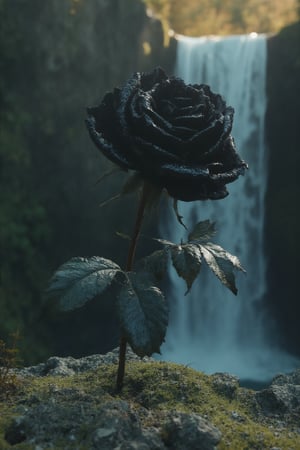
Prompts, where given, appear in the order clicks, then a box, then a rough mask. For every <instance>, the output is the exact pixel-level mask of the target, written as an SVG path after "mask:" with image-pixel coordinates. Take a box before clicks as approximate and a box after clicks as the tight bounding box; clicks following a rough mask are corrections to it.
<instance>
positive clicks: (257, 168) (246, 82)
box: [161, 33, 295, 381]
mask: <svg viewBox="0 0 300 450" xmlns="http://www.w3.org/2000/svg"><path fill="white" fill-rule="evenodd" d="M265 72H266V38H265V36H263V35H257V34H256V33H251V34H250V35H243V36H230V37H225V38H219V37H201V38H187V37H179V38H178V46H177V62H176V75H177V76H179V77H180V78H182V79H184V81H185V82H186V83H191V84H193V83H198V84H201V83H205V84H208V85H209V86H210V87H211V89H212V91H213V92H215V93H220V94H221V95H222V96H223V97H224V99H225V101H226V103H227V105H230V106H233V107H234V109H235V115H234V126H233V130H232V135H233V137H234V139H235V142H236V146H237V149H238V152H239V154H240V155H241V157H242V158H243V159H244V160H245V161H246V162H247V163H248V164H249V170H248V171H247V173H246V174H245V176H244V177H240V178H239V179H238V180H237V181H235V182H234V183H233V184H230V185H228V190H229V192H230V194H229V196H228V197H227V198H226V199H224V200H219V201H210V200H208V201H207V202H192V203H184V202H180V203H179V211H180V214H182V216H183V220H184V222H185V223H186V225H187V226H188V228H190V229H191V228H192V227H193V225H195V224H196V223H197V221H200V220H205V219H210V220H211V221H214V222H216V227H217V230H218V233H217V235H216V237H215V239H214V241H215V242H216V243H217V244H219V245H221V246H222V247H223V248H224V249H225V250H227V251H229V252H230V253H233V254H235V255H236V256H238V258H239V259H240V261H241V263H242V265H243V267H244V268H245V269H246V271H247V274H246V275H245V276H243V275H240V274H237V286H238V289H239V292H238V296H237V297H235V296H234V295H233V294H232V293H231V292H230V291H229V290H228V289H227V288H225V287H224V286H223V285H222V284H221V283H220V282H219V280H218V279H217V278H215V277H214V275H212V274H211V273H209V271H208V270H205V269H204V267H203V268H202V269H201V272H200V275H199V277H198V280H197V282H195V284H194V285H193V287H192V290H191V293H190V294H189V295H187V296H186V297H184V292H185V290H186V286H185V284H184V282H183V281H182V280H180V279H178V275H177V274H176V273H175V271H171V273H170V277H171V283H170V284H171V286H170V289H169V292H168V299H169V301H170V308H171V314H170V325H169V329H168V332H167V337H166V343H165V344H164V345H163V347H162V358H163V359H165V360H171V361H176V362H179V363H184V364H188V365H190V366H192V367H194V368H196V369H199V370H203V371H205V372H207V373H213V372H220V371H222V372H224V371H226V372H230V373H234V374H236V375H238V376H239V377H240V378H247V379H254V380H258V381H264V380H267V379H269V378H271V377H272V376H273V375H274V374H275V373H278V372H284V371H289V370H291V369H292V368H294V367H295V361H294V360H293V358H292V357H290V356H289V355H286V354H284V353H283V352H281V351H280V350H278V349H277V347H276V330H275V328H274V324H272V323H271V322H272V321H271V320H270V318H268V317H267V315H265V311H264V297H265V294H266V261H265V255H264V243H263V230H264V198H265V191H266V183H267V163H266V152H265V143H264V119H265V112H266V94H265V92H266V89H265V79H266V73H265ZM161 235H162V236H163V237H164V238H167V239H170V240H172V241H173V242H177V243H179V242H180V240H181V239H182V238H183V237H185V233H184V231H183V228H182V227H181V226H180V225H178V223H177V222H176V219H175V217H174V214H172V212H170V213H169V216H168V218H167V219H166V220H165V221H164V223H163V224H162V225H161ZM203 266H204V264H203Z"/></svg>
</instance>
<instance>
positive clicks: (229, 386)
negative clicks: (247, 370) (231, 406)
mask: <svg viewBox="0 0 300 450" xmlns="http://www.w3.org/2000/svg"><path fill="white" fill-rule="evenodd" d="M212 382H213V386H214V389H215V391H216V392H217V393H218V394H221V395H224V396H225V397H227V398H230V399H232V398H234V396H235V394H236V391H237V389H238V387H239V379H238V377H236V376H234V375H230V374H229V373H214V374H213V375H212Z"/></svg>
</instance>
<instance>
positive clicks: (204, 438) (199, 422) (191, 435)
mask: <svg viewBox="0 0 300 450" xmlns="http://www.w3.org/2000/svg"><path fill="white" fill-rule="evenodd" d="M161 432H162V436H163V440H164V442H165V444H166V446H167V447H170V448H172V449H173V450H190V449H193V450H214V449H215V447H216V445H217V444H218V443H219V442H220V439H221V432H220V431H219V430H218V429H217V428H216V427H214V426H213V425H212V424H210V423H209V422H208V421H207V420H206V419H204V418H203V417H201V416H199V415H198V414H194V413H191V414H186V413H182V412H171V413H169V414H168V417H167V420H166V422H165V423H164V424H163V426H162V430H161Z"/></svg>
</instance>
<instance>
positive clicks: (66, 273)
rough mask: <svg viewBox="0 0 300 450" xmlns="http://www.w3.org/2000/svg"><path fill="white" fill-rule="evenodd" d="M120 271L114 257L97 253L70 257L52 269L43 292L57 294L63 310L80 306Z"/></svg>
mask: <svg viewBox="0 0 300 450" xmlns="http://www.w3.org/2000/svg"><path fill="white" fill-rule="evenodd" d="M120 271H121V268H120V267H119V266H118V265H117V264H115V263H114V262H113V261H111V260H109V259H105V258H101V257H99V256H92V257H91V258H81V257H76V258H72V259H70V260H69V261H68V262H66V263H64V264H63V265H62V266H60V267H59V269H58V270H57V271H56V272H55V274H54V275H53V277H52V279H51V280H50V285H49V288H48V289H47V291H46V293H47V294H48V296H51V297H52V296H59V297H60V307H61V309H62V310H64V311H68V310H72V309H75V308H80V307H81V306H83V305H84V304H85V303H86V302H87V301H89V300H92V299H93V298H94V297H96V295H98V294H101V293H102V292H103V291H104V290H105V289H106V288H107V287H108V286H110V284H111V282H112V280H113V279H114V277H115V275H116V273H118V272H120Z"/></svg>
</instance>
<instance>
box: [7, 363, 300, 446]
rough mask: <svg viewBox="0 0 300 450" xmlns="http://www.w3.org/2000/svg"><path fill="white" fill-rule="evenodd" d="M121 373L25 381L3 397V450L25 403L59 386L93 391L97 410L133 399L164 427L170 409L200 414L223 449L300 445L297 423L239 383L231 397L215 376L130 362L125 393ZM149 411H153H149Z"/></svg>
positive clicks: (108, 370) (152, 422) (145, 417)
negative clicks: (261, 408)
mask: <svg viewBox="0 0 300 450" xmlns="http://www.w3.org/2000/svg"><path fill="white" fill-rule="evenodd" d="M115 376H116V365H114V364H110V365H103V366H100V367H99V368H98V369H96V370H93V371H89V372H85V373H82V374H79V375H74V376H69V377H57V376H55V377H50V376H47V377H36V378H35V377H34V378H31V377H30V378H24V379H22V380H20V381H21V382H20V383H19V386H18V389H17V391H16V392H15V393H12V394H11V395H10V396H9V397H7V398H5V399H4V398H2V399H0V450H4V449H5V450H6V449H9V448H11V446H10V444H8V443H7V441H6V440H5V431H6V429H7V427H8V426H9V424H10V423H11V421H12V419H13V418H14V417H16V416H18V415H20V406H21V407H22V405H30V403H31V402H32V399H33V398H38V399H39V401H41V399H42V400H45V401H47V400H49V399H50V398H51V395H52V393H53V390H56V392H57V391H61V392H64V391H66V390H70V389H76V390H80V392H81V393H84V394H87V395H90V396H91V398H92V399H93V400H92V402H91V403H92V404H91V405H89V407H90V408H97V407H99V405H100V404H102V405H103V403H105V402H106V401H108V400H114V399H118V400H119V399H121V400H125V401H127V402H128V403H129V404H130V405H131V407H132V408H133V409H134V410H135V411H136V412H137V413H138V414H139V416H140V419H141V421H142V424H143V426H145V427H147V426H159V424H160V418H161V417H162V415H163V411H164V410H177V411H182V412H195V413H197V414H200V415H202V416H203V417H205V418H207V420H209V421H210V422H211V423H212V424H213V425H215V426H216V427H217V428H219V430H220V431H221V433H222V439H221V442H220V444H219V445H218V449H219V450H222V449H231V450H246V449H249V450H250V449H251V450H254V449H259V450H261V449H271V448H274V447H277V448H280V449H282V450H289V449H293V450H297V449H299V448H300V435H299V434H297V433H296V432H294V431H293V424H290V426H288V427H283V426H282V423H281V425H280V424H279V423H277V422H276V420H274V419H270V418H269V419H268V418H263V417H262V415H260V414H259V412H258V411H257V410H256V408H255V402H254V401H253V392H251V391H249V390H246V389H243V388H239V387H238V388H237V389H236V391H235V393H234V395H233V396H232V398H229V397H228V396H226V395H225V394H223V393H222V392H220V391H219V390H216V388H215V384H214V377H213V376H208V375H204V374H202V373H200V372H197V371H195V370H193V369H191V368H188V367H184V366H181V365H177V364H173V363H165V362H151V363H144V362H128V364H127V370H126V377H125V383H124V388H123V391H122V392H121V393H116V391H115ZM65 401H66V402H67V399H66V400H65ZM23 407H24V406H23ZM149 411H151V412H152V414H148V412H149ZM83 428H84V427H83ZM82 433H83V434H84V429H82ZM57 445H59V446H57ZM14 447H15V448H16V449H22V450H29V449H34V446H32V445H29V444H26V443H24V442H23V443H20V444H16V445H14ZM55 448H57V449H59V448H62V449H63V448H65V447H64V442H63V441H62V442H61V444H56V447H55ZM76 448H78V449H81V448H82V449H84V448H85V447H84V445H83V446H82V447H78V446H77V447H76Z"/></svg>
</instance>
